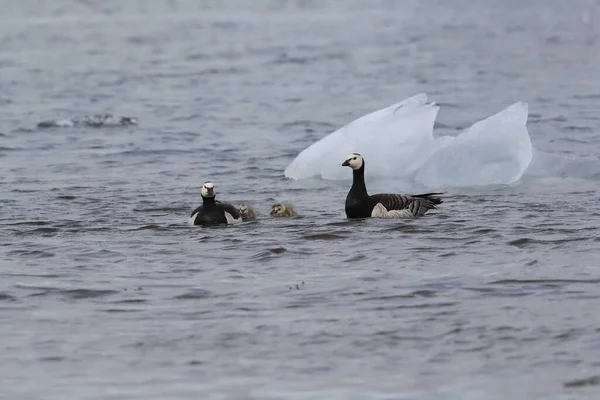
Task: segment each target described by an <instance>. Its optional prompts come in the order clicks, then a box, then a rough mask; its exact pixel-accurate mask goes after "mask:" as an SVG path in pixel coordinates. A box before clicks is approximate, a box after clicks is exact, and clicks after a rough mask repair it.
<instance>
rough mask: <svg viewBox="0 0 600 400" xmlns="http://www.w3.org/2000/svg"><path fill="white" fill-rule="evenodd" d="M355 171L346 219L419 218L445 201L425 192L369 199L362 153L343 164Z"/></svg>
mask: <svg viewBox="0 0 600 400" xmlns="http://www.w3.org/2000/svg"><path fill="white" fill-rule="evenodd" d="M342 166H343V167H350V168H352V175H353V180H352V187H351V188H350V192H348V196H347V197H346V204H345V208H346V216H347V217H348V218H368V217H372V218H412V217H419V216H422V215H423V214H425V213H426V212H427V211H429V210H431V209H435V208H437V205H438V204H441V203H442V199H440V198H439V197H436V195H439V194H442V193H425V194H416V195H410V196H409V195H403V194H389V193H380V194H374V195H371V196H369V194H368V193H367V187H366V185H365V160H364V159H363V157H362V156H361V155H360V154H358V153H351V154H350V155H349V156H348V157H346V160H345V161H344V162H343V163H342Z"/></svg>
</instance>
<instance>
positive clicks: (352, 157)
mask: <svg viewBox="0 0 600 400" xmlns="http://www.w3.org/2000/svg"><path fill="white" fill-rule="evenodd" d="M342 166H345V167H350V168H352V169H354V170H356V169H360V168H361V167H362V166H363V158H362V156H361V155H360V154H358V153H350V154H349V155H348V157H346V160H345V161H344V163H343V164H342Z"/></svg>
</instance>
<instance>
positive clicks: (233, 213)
mask: <svg viewBox="0 0 600 400" xmlns="http://www.w3.org/2000/svg"><path fill="white" fill-rule="evenodd" d="M219 205H220V206H221V210H222V211H223V213H224V215H225V219H226V220H227V223H228V224H235V223H237V222H242V215H241V214H240V211H239V210H238V209H237V208H235V207H234V206H232V205H231V204H228V203H220V204H219Z"/></svg>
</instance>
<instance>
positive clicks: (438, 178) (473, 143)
mask: <svg viewBox="0 0 600 400" xmlns="http://www.w3.org/2000/svg"><path fill="white" fill-rule="evenodd" d="M438 111H439V106H437V105H436V104H434V103H427V95H426V94H424V93H421V94H418V95H416V96H413V97H410V98H408V99H406V100H403V101H401V102H399V103H396V104H393V105H391V106H388V107H386V108H383V109H381V110H378V111H375V112H372V113H370V114H367V115H364V116H362V117H360V118H358V119H356V120H355V121H352V122H351V123H349V124H348V125H345V126H343V127H342V128H340V129H338V130H336V131H335V132H333V133H331V134H329V135H327V136H325V137H324V138H322V139H321V140H319V141H317V142H315V143H313V144H312V145H310V146H309V147H307V148H306V149H304V150H303V151H302V152H300V154H298V156H297V157H296V158H295V159H294V160H293V161H292V162H291V163H290V164H289V165H288V166H287V168H286V169H285V172H284V173H285V176H286V177H287V178H290V179H305V178H310V177H314V176H318V177H321V178H323V179H336V180H337V179H350V178H351V175H349V174H348V171H347V170H346V169H344V167H342V166H341V161H340V160H342V161H343V159H344V158H345V157H346V156H347V155H348V154H349V153H351V152H358V153H361V154H362V155H363V157H364V158H365V161H366V164H367V168H366V171H365V174H366V175H367V176H378V177H395V178H403V179H411V180H414V181H416V182H419V183H420V184H422V185H425V186H431V187H449V186H472V185H473V186H474V185H491V184H510V183H513V182H515V181H517V180H519V179H520V178H521V176H522V175H523V172H524V171H525V170H526V169H527V167H528V165H529V163H530V162H531V159H532V156H533V153H532V145H531V140H530V138H529V133H528V132H527V127H526V123H527V104H526V103H523V102H518V103H515V104H513V105H511V106H509V107H507V108H505V109H504V110H502V111H500V112H499V113H497V114H495V115H492V116H491V117H488V118H486V119H484V120H481V121H478V122H476V123H475V124H473V125H472V126H471V127H470V128H468V129H466V130H465V131H463V132H461V133H460V134H459V135H457V136H456V137H452V136H444V137H439V138H436V137H434V136H433V126H434V123H435V119H436V117H437V113H438Z"/></svg>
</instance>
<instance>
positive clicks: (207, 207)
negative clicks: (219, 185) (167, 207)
mask: <svg viewBox="0 0 600 400" xmlns="http://www.w3.org/2000/svg"><path fill="white" fill-rule="evenodd" d="M200 195H201V196H202V205H201V206H199V207H198V208H196V209H195V210H194V211H192V215H191V216H190V219H189V221H188V222H189V224H190V225H218V224H235V223H236V222H242V216H241V215H240V212H239V211H238V210H237V208H235V207H234V206H232V205H231V204H227V203H221V202H218V201H216V200H215V197H216V195H217V192H216V191H215V186H214V184H213V183H212V182H210V181H207V182H204V185H202V190H200Z"/></svg>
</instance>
